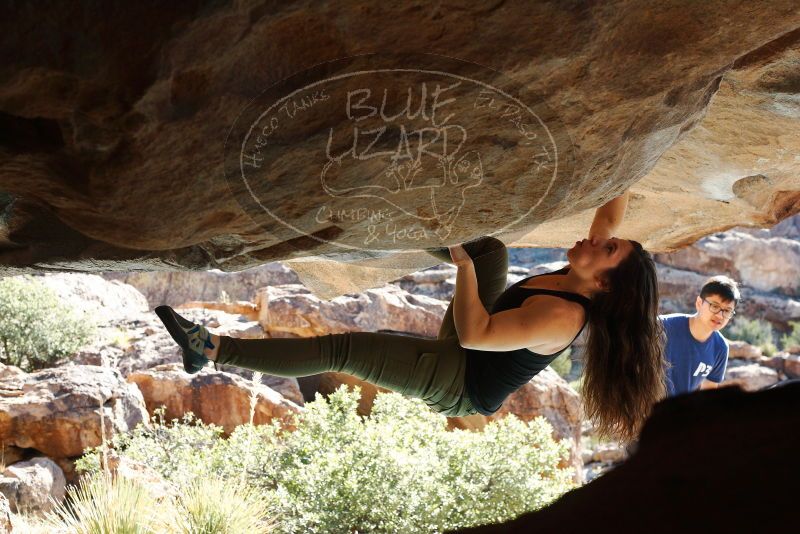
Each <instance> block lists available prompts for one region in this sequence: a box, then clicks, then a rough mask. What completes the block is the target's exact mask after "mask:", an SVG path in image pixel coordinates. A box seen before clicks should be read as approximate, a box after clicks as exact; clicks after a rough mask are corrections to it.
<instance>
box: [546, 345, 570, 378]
mask: <svg viewBox="0 0 800 534" xmlns="http://www.w3.org/2000/svg"><path fill="white" fill-rule="evenodd" d="M570 354H572V347H569V348H567V350H565V351H564V352H562V353H561V354H559V355H558V358H556V359H555V360H553V361H552V362H551V363H550V367H551V368H552V369H553V371H555V372H556V373H558V375H559V376H560V377H561V378H567V376H569V373H570V371H572V359H571V358H570Z"/></svg>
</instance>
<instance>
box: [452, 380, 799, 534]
mask: <svg viewBox="0 0 800 534" xmlns="http://www.w3.org/2000/svg"><path fill="white" fill-rule="evenodd" d="M798 414H800V382H797V381H795V382H792V383H788V384H786V385H784V386H782V387H778V388H774V389H771V390H764V391H759V392H756V393H745V392H743V391H741V390H739V389H738V388H722V389H719V390H712V391H703V392H698V393H695V394H691V395H685V396H682V397H676V398H673V399H669V400H667V401H664V402H662V403H661V404H659V405H658V406H657V408H656V410H655V412H654V414H653V416H652V417H651V419H650V420H649V421H648V422H647V424H646V426H645V428H644V430H643V431H642V436H641V441H640V443H639V450H638V451H637V452H636V453H635V454H634V455H633V456H631V458H630V459H629V460H628V461H627V462H625V463H624V464H623V465H621V466H620V467H618V468H617V469H614V470H613V471H611V472H609V473H607V474H605V475H603V476H602V477H601V478H599V479H597V480H596V481H594V482H592V483H590V484H587V485H586V486H583V487H582V488H580V489H577V490H575V491H572V492H570V493H568V494H567V495H565V496H564V497H562V498H561V499H560V500H558V501H557V502H556V503H554V504H553V505H552V506H549V507H547V508H546V509H544V510H541V511H539V512H534V513H531V514H527V515H524V516H521V517H519V518H517V519H516V520H514V521H511V522H508V523H506V524H502V525H491V526H486V527H480V528H475V529H469V530H464V531H461V532H468V533H470V534H490V533H496V532H559V533H562V534H563V533H567V532H608V531H612V530H613V531H614V532H643V531H646V532H670V533H674V532H699V531H701V530H702V531H706V532H709V531H711V532H789V531H790V530H791V529H792V528H791V525H793V524H796V522H797V509H796V506H797V502H796V496H797V484H798V470H797V467H796V465H795V464H794V461H793V458H795V457H796V454H797V451H798V450H799V448H800V432H798Z"/></svg>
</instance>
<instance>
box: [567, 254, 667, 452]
mask: <svg viewBox="0 0 800 534" xmlns="http://www.w3.org/2000/svg"><path fill="white" fill-rule="evenodd" d="M631 244H632V245H633V250H632V251H631V253H630V254H629V255H628V257H627V258H625V259H624V260H622V261H621V262H620V263H619V265H617V267H615V268H614V269H609V270H608V271H606V272H605V273H604V275H605V277H606V280H607V282H608V288H607V289H608V291H603V292H598V293H595V294H594V295H593V296H592V304H591V306H590V309H589V339H588V343H587V347H586V348H587V351H586V362H585V367H584V378H583V386H582V387H581V390H582V393H583V402H584V410H585V412H586V415H587V416H588V417H589V418H590V419H592V420H594V422H595V426H596V428H597V430H598V431H599V433H600V434H603V435H606V436H610V437H614V438H617V439H619V440H621V441H623V442H627V441H631V440H633V439H635V438H636V436H637V435H638V433H639V430H640V429H641V426H642V424H643V423H644V421H645V419H646V418H647V416H648V415H649V414H650V410H651V409H652V407H653V404H655V403H656V402H657V401H659V400H661V399H662V398H663V397H664V396H665V395H666V382H665V380H666V373H665V364H664V329H663V327H662V326H661V322H660V321H659V320H658V280H657V277H656V266H655V262H653V258H652V256H651V255H650V253H648V252H647V251H646V250H644V249H643V248H642V245H641V244H639V243H637V242H636V241H631Z"/></svg>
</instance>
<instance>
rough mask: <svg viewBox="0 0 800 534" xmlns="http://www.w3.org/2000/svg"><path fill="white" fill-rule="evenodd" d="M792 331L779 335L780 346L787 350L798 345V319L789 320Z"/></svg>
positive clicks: (799, 333)
mask: <svg viewBox="0 0 800 534" xmlns="http://www.w3.org/2000/svg"><path fill="white" fill-rule="evenodd" d="M789 326H791V327H792V331H791V332H790V333H788V334H783V335H782V336H781V348H782V349H783V350H787V349H789V348H791V347H800V321H789Z"/></svg>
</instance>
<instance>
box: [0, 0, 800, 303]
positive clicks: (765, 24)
mask: <svg viewBox="0 0 800 534" xmlns="http://www.w3.org/2000/svg"><path fill="white" fill-rule="evenodd" d="M418 7H419V6H415V5H406V4H402V3H400V4H394V3H386V4H381V5H379V6H373V5H369V6H367V5H365V4H363V3H362V2H360V1H358V0H351V1H342V2H335V3H333V4H330V5H326V6H323V7H320V6H310V5H304V4H281V5H279V6H273V5H269V6H266V5H261V4H258V3H252V2H244V3H236V4H232V5H229V4H216V5H213V6H209V5H205V4H200V3H197V2H188V3H181V4H175V5H173V6H171V7H169V8H168V9H153V8H152V7H150V6H148V5H147V4H141V5H140V4H129V5H125V6H120V7H118V8H117V9H114V10H113V11H108V10H101V9H97V8H96V7H94V6H92V5H88V4H87V5H78V6H76V5H73V4H63V5H55V6H50V7H49V8H48V9H47V11H46V12H45V13H43V12H41V10H37V9H32V8H31V9H25V8H23V9H20V8H18V6H14V7H11V5H9V6H7V7H4V8H2V13H0V20H1V21H3V22H2V26H0V29H1V30H2V31H1V32H0V35H2V49H3V50H7V51H8V53H6V54H4V61H3V62H2V63H0V80H3V82H2V83H0V113H2V121H3V129H4V131H6V132H7V134H8V135H7V136H5V139H7V140H5V141H3V147H2V152H0V191H2V192H3V193H4V194H3V195H2V203H1V205H2V212H3V214H4V215H3V223H2V230H0V236H2V243H3V251H2V255H0V264H2V265H3V266H4V268H5V270H6V272H14V271H15V270H35V269H71V270H87V271H89V270H92V271H107V270H154V269H175V268H188V269H198V270H199V269H204V268H221V269H224V270H231V271H233V270H238V269H243V268H246V267H251V266H255V265H258V264H262V263H265V262H268V261H273V260H288V259H291V258H294V259H297V260H298V262H297V263H295V264H292V267H293V268H294V269H295V270H297V272H298V275H299V276H300V278H301V279H302V280H303V281H304V283H306V284H307V285H308V287H310V288H311V290H312V291H314V292H315V294H317V295H320V296H323V297H332V296H336V295H341V294H344V293H348V292H354V291H358V290H360V289H363V288H366V287H375V286H377V285H380V284H381V283H382V282H385V281H387V280H391V279H394V278H396V277H398V276H401V275H403V274H405V273H408V272H412V271H415V270H418V269H419V268H421V267H424V266H428V265H431V264H432V262H431V260H430V258H429V257H428V256H427V255H425V254H424V253H419V252H416V253H412V254H401V253H397V252H385V253H384V252H375V253H368V252H364V251H362V252H359V253H353V254H351V253H349V252H343V251H342V250H341V249H339V248H338V247H337V246H334V245H331V244H329V243H326V242H325V241H324V240H325V239H326V238H329V237H335V238H337V239H340V240H343V241H346V242H348V243H361V242H363V241H364V240H365V239H364V237H365V236H367V235H369V228H368V225H367V224H364V222H365V221H363V220H362V221H358V222H356V223H348V222H347V221H341V220H338V219H337V221H336V222H335V223H334V222H333V221H330V222H329V223H327V224H324V225H323V224H319V225H317V226H318V228H317V229H314V232H317V233H315V234H314V235H313V237H309V236H306V235H300V234H299V233H298V232H294V231H289V230H288V228H287V227H285V226H283V225H281V224H279V223H277V222H274V221H273V222H272V224H271V225H268V226H267V228H266V229H264V228H260V227H258V226H257V225H256V224H255V223H254V222H253V221H251V220H250V219H249V218H248V217H247V216H246V215H245V213H244V211H243V210H242V209H241V208H240V206H239V205H238V204H237V202H236V201H235V200H234V198H233V196H232V195H231V194H230V193H229V192H228V187H227V184H226V182H225V180H223V179H222V177H223V176H224V161H223V158H222V157H221V155H222V154H223V153H224V149H225V147H224V143H225V136H224V135H220V132H227V131H229V130H230V129H231V125H233V124H234V121H235V119H236V118H237V116H239V114H240V113H241V111H242V110H243V109H244V108H245V106H246V105H247V103H248V102H250V101H251V100H252V99H253V98H254V97H256V96H257V95H259V94H260V92H261V91H263V90H264V89H265V88H267V87H270V86H271V85H273V84H275V83H276V82H279V81H280V80H283V79H285V78H286V77H287V76H288V75H290V74H292V73H297V72H300V71H303V70H304V69H308V68H309V67H311V66H312V65H317V64H319V63H321V62H325V61H330V60H334V59H339V58H342V57H351V58H352V57H357V56H358V55H359V54H364V53H366V52H374V51H376V50H392V51H393V52H396V53H398V54H409V53H421V52H426V53H436V54H440V55H443V56H450V57H453V56H455V57H458V58H461V59H463V60H465V61H468V62H471V63H472V64H477V65H484V66H486V67H490V68H491V69H494V71H496V72H501V73H503V74H504V75H505V76H507V77H508V78H509V79H510V80H513V82H514V83H517V84H519V86H520V87H523V88H524V90H525V91H526V92H528V93H530V94H531V95H535V96H536V99H534V100H531V102H535V101H538V100H540V101H541V107H542V108H543V109H545V110H546V113H544V112H543V113H541V115H542V116H543V117H544V118H543V121H545V122H548V125H549V126H548V127H550V126H552V128H551V129H552V130H554V131H555V130H556V129H557V128H556V123H557V124H558V130H559V131H561V132H563V134H564V138H568V139H569V140H570V141H571V142H568V143H564V144H562V146H560V147H559V148H560V152H559V156H560V164H561V165H560V167H559V168H558V171H557V173H554V174H553V176H554V180H553V181H552V182H551V181H548V180H530V179H528V178H526V177H525V171H527V170H528V166H529V161H527V160H526V159H524V158H505V160H499V161H497V162H495V163H496V167H498V168H497V169H488V170H489V171H492V172H487V173H486V174H485V176H484V179H485V180H486V184H485V185H486V187H483V188H481V189H480V193H479V194H475V195H473V196H472V197H471V199H470V204H469V205H468V206H466V209H465V210H464V212H463V214H462V216H461V217H460V218H459V219H458V220H457V221H456V222H454V223H453V225H454V228H453V232H452V233H450V234H448V237H447V238H446V241H447V242H448V243H451V242H457V241H464V240H466V239H467V238H470V237H475V236H478V235H481V234H486V233H490V232H493V231H496V230H498V229H499V228H502V227H504V226H505V225H507V224H509V223H511V222H513V221H514V220H515V218H516V217H517V216H518V215H519V213H518V212H520V211H521V210H523V208H525V209H527V208H529V207H530V201H529V199H530V198H540V199H543V202H542V203H541V205H539V206H538V207H537V209H536V210H534V212H533V213H532V214H530V215H529V216H528V217H527V218H526V219H525V220H524V221H522V222H520V223H519V224H518V228H517V229H516V230H514V231H513V232H508V233H507V234H506V235H505V236H504V238H505V239H506V242H508V243H514V242H518V243H519V244H523V245H535V246H554V245H565V244H567V243H571V242H572V241H574V238H575V236H576V235H580V234H582V233H583V232H584V231H585V228H587V227H588V226H587V225H586V224H585V223H586V221H585V220H584V219H585V218H586V217H587V212H586V211H584V210H588V209H591V208H593V207H595V206H598V205H600V204H601V203H602V202H603V201H605V200H607V199H608V198H610V197H611V196H612V195H614V194H616V193H618V192H620V191H622V190H623V189H624V188H626V187H628V186H630V185H632V184H635V183H637V181H640V180H641V181H640V182H639V184H637V185H638V187H637V189H636V191H637V194H636V195H635V197H634V199H633V201H632V204H631V212H632V217H630V219H629V222H628V223H627V226H626V227H625V228H624V230H625V231H624V233H625V234H626V235H630V236H632V237H638V238H640V240H643V241H645V242H646V244H647V245H648V246H649V247H653V248H658V249H663V248H671V247H677V246H679V245H682V244H686V243H689V242H692V241H694V240H695V239H696V238H698V237H700V236H701V235H704V234H706V233H708V231H709V230H710V229H718V228H722V227H730V226H733V225H736V224H743V223H746V222H753V223H756V224H765V223H768V222H770V221H772V222H775V221H777V220H778V219H780V218H783V217H785V216H786V215H789V214H791V213H793V212H796V211H797V208H798V205H797V204H798V200H797V196H798V193H797V191H798V187H797V180H798V178H797V176H798V173H797V165H798V162H797V161H796V160H795V159H794V158H793V154H796V153H798V136H797V135H796V134H795V133H794V132H797V131H798V127H797V125H798V120H800V119H798V115H797V102H796V95H797V93H798V87H797V82H796V76H795V73H796V58H797V50H798V47H797V40H798V31H797V28H798V27H799V26H800V12H798V10H797V5H796V2H795V1H794V0H774V1H772V2H769V4H768V7H769V8H768V9H759V8H757V7H756V8H753V6H752V5H751V4H750V3H746V2H740V3H708V2H683V1H677V0H675V1H669V2H661V3H659V4H658V6H657V7H655V8H654V7H653V5H652V3H650V2H644V1H641V0H615V1H613V2H610V3H602V4H584V3H567V4H562V3H553V2H550V3H541V4H536V5H534V6H531V5H529V4H527V3H514V2H499V3H495V4H493V5H491V6H486V5H479V4H471V3H462V2H457V3H456V4H443V5H441V6H431V7H430V8H426V9H417V8H418ZM520 20H524V21H525V24H520V23H519V21H520ZM73 21H80V25H79V24H78V23H77V22H73ZM376 28H380V29H381V31H375V29H376ZM109 35H113V36H114V39H111V40H109V39H108V38H107V36H109ZM410 35H413V36H414V38H413V39H409V38H408V36H410ZM52 43H59V45H58V46H53V45H52ZM302 43H313V46H305V45H304V44H302ZM76 54H77V57H80V58H82V61H75V59H74V58H75V57H76ZM414 66H415V67H417V68H418V67H419V65H418V64H414ZM481 72H482V71H481ZM490 72H492V71H488V70H487V71H486V73H485V76H487V78H488V77H490V76H494V74H491V75H490V74H489V73H490ZM498 80H499V78H498ZM498 80H495V79H489V81H490V82H495V81H498ZM509 83H510V82H509ZM537 105H538V104H537ZM317 109H319V108H317ZM537 109H538V108H537ZM309 122H312V121H309ZM341 122H342V123H344V124H343V126H348V123H346V120H345V119H341ZM742 124H747V125H748V127H747V129H746V130H743V129H742V127H741V125H742ZM351 129H352V128H351ZM508 129H509V127H508V125H507V124H506V123H505V122H504V121H502V120H498V121H497V124H496V126H494V128H493V129H489V130H487V131H486V132H485V133H486V135H487V137H486V139H488V138H489V137H488V136H492V135H495V136H502V135H503V133H504V132H505V131H506V130H508ZM559 139H561V138H560V137H559ZM295 141H296V144H300V142H299V141H298V140H295ZM198 146H201V147H203V149H202V150H198V149H197V147H198ZM318 155H319V154H318V153H316V152H313V153H309V152H308V151H306V152H302V151H301V152H299V153H298V152H297V151H295V152H288V155H287V156H286V157H287V159H288V160H289V161H288V162H284V161H283V160H277V161H276V165H282V164H285V163H288V165H289V166H290V167H291V168H292V169H293V170H295V171H296V172H297V173H298V175H299V176H302V177H303V179H302V180H297V181H296V182H295V183H294V185H293V186H291V187H278V188H275V190H274V196H273V198H272V199H271V200H273V201H274V202H275V203H276V204H278V205H280V206H282V209H283V210H284V211H285V214H286V217H287V218H288V219H289V222H291V223H294V222H296V221H306V220H308V219H309V218H313V215H314V213H316V212H317V211H318V210H319V209H320V206H321V205H322V204H324V201H325V200H327V199H328V198H327V197H325V195H324V193H323V192H322V190H321V189H320V188H319V158H318ZM542 161H543V160H542ZM494 171H502V172H494ZM643 178H644V179H643ZM406 187H408V184H406ZM315 188H316V189H315ZM404 192H405V190H404ZM404 200H405V203H404V204H403V208H404V209H405V210H406V213H409V214H424V213H425V211H426V210H430V209H431V199H430V190H424V191H423V192H421V193H416V192H415V193H414V194H410V195H407V196H406V197H405V198H404ZM375 204H376V205H378V204H379V203H378V202H376V203H375ZM342 205H344V206H346V205H347V203H342ZM644 213H646V214H648V217H639V216H637V214H644ZM166 215H168V216H166ZM409 217H410V215H409ZM404 220H405V219H404ZM545 221H551V222H550V223H548V224H544V225H541V226H538V227H537V225H538V224H539V223H542V222H545ZM554 230H555V231H554ZM645 238H646V239H645ZM441 241H442V239H440V238H439V237H438V235H437V234H435V233H433V232H429V236H428V238H427V239H425V240H423V241H419V240H406V241H398V242H396V243H391V242H387V243H384V244H382V245H381V246H382V248H383V249H384V250H387V251H388V250H391V251H396V250H402V251H408V250H419V249H420V248H423V247H425V246H436V245H441V244H442V243H441ZM333 259H339V260H341V261H333Z"/></svg>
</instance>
